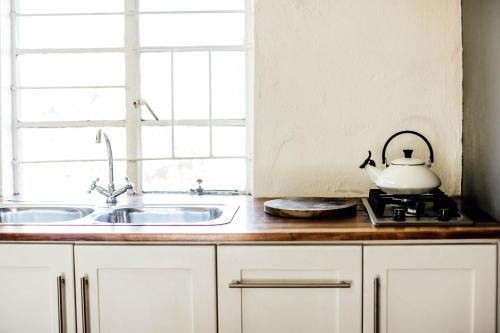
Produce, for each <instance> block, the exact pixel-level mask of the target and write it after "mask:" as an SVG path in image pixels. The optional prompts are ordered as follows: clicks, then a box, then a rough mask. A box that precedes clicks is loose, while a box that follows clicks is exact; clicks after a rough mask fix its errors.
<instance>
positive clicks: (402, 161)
mask: <svg viewBox="0 0 500 333" xmlns="http://www.w3.org/2000/svg"><path fill="white" fill-rule="evenodd" d="M403 152H404V154H405V157H404V158H398V159H396V160H394V161H391V164H392V165H425V161H422V160H421V159H418V158H412V157H411V155H412V154H413V150H412V149H404V150H403Z"/></svg>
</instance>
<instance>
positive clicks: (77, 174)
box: [20, 161, 126, 203]
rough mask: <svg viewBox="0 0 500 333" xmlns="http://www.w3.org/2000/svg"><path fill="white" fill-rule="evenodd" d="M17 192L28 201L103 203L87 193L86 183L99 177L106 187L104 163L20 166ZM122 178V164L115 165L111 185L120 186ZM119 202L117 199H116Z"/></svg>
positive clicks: (106, 175)
mask: <svg viewBox="0 0 500 333" xmlns="http://www.w3.org/2000/svg"><path fill="white" fill-rule="evenodd" d="M20 170H21V189H20V192H21V194H22V195H23V196H27V197H30V199H31V198H32V199H35V198H38V199H41V200H46V201H49V200H61V193H64V200H66V201H70V200H71V199H72V198H76V199H74V200H75V202H81V201H83V200H85V201H87V200H92V201H96V202H99V203H104V200H105V199H104V197H102V196H101V195H100V194H97V193H96V192H94V193H92V194H87V191H88V190H89V188H90V183H91V182H92V181H93V180H95V179H96V178H98V177H99V178H100V179H101V181H100V184H101V185H104V186H105V185H107V184H108V164H107V162H70V163H36V164H22V165H21V169H20ZM125 175H126V163H125V162H121V161H120V162H116V163H115V184H116V185H117V186H121V185H122V184H123V183H124V180H123V179H124V178H125ZM118 200H120V199H118Z"/></svg>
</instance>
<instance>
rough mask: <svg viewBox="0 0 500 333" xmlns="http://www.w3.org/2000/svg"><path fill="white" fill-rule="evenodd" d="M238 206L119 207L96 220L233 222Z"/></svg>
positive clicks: (191, 223) (209, 223) (129, 223)
mask: <svg viewBox="0 0 500 333" xmlns="http://www.w3.org/2000/svg"><path fill="white" fill-rule="evenodd" d="M237 210H238V207H232V206H226V205H161V206H160V205H157V206H153V205H150V206H143V207H117V208H114V209H112V210H110V211H107V212H106V213H103V214H100V215H98V216H97V217H96V218H95V221H97V222H102V223H116V224H127V225H219V224H226V223H229V222H231V220H232V219H233V216H234V214H235V213H236V211H237Z"/></svg>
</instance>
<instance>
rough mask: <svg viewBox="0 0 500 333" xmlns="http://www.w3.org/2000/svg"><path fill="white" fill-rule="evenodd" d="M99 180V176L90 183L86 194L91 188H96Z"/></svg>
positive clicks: (90, 191)
mask: <svg viewBox="0 0 500 333" xmlns="http://www.w3.org/2000/svg"><path fill="white" fill-rule="evenodd" d="M98 181H99V178H96V180H94V181H93V182H92V184H90V189H89V190H88V191H87V192H88V194H90V193H92V191H93V190H95V189H96V188H97V182H98Z"/></svg>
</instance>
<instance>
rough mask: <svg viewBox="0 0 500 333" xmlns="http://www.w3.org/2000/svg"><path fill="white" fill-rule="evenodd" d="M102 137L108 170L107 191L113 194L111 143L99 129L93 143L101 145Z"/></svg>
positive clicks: (113, 177)
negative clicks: (105, 149)
mask: <svg viewBox="0 0 500 333" xmlns="http://www.w3.org/2000/svg"><path fill="white" fill-rule="evenodd" d="M102 137H104V141H105V142H106V148H107V150H108V170H109V185H108V187H109V188H108V190H109V193H113V192H114V191H115V176H114V166H113V149H112V148H111V141H110V140H109V137H108V135H107V134H106V132H104V131H103V130H102V128H100V129H99V130H98V131H97V134H96V137H95V142H96V143H101V142H102Z"/></svg>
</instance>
